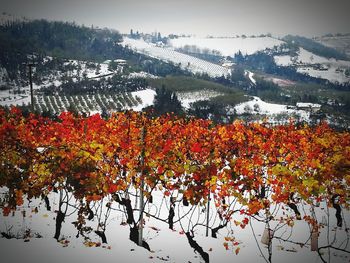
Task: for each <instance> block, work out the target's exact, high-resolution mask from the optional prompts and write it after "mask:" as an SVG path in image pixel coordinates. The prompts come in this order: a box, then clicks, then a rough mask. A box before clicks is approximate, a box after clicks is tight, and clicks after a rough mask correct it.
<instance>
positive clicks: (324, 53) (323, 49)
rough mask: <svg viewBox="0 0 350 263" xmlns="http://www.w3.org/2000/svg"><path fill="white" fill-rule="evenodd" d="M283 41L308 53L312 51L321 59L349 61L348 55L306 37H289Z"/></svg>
mask: <svg viewBox="0 0 350 263" xmlns="http://www.w3.org/2000/svg"><path fill="white" fill-rule="evenodd" d="M283 40H284V41H286V42H287V43H289V44H293V45H297V46H300V47H302V48H304V49H306V50H307V51H310V52H312V53H314V54H315V55H318V56H321V57H325V58H335V59H342V60H346V59H347V56H346V54H344V53H342V52H339V51H338V50H336V49H334V48H332V47H327V46H324V45H322V44H321V43H318V42H316V41H314V40H312V39H309V38H306V37H301V36H292V35H287V36H285V37H284V38H283Z"/></svg>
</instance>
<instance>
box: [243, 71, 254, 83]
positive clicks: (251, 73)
mask: <svg viewBox="0 0 350 263" xmlns="http://www.w3.org/2000/svg"><path fill="white" fill-rule="evenodd" d="M244 75H245V76H247V75H248V78H249V80H250V81H251V82H252V83H253V84H254V85H256V80H255V79H254V78H253V76H254V73H253V72H251V71H249V70H245V71H244Z"/></svg>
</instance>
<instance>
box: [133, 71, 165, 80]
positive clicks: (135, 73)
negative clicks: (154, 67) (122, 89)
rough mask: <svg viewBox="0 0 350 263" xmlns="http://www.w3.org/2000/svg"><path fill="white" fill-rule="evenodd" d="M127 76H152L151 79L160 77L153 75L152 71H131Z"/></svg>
mask: <svg viewBox="0 0 350 263" xmlns="http://www.w3.org/2000/svg"><path fill="white" fill-rule="evenodd" d="M127 78H129V79H135V78H151V79H158V78H159V77H158V76H155V75H153V74H151V73H148V72H144V71H141V72H132V73H130V74H129V75H127Z"/></svg>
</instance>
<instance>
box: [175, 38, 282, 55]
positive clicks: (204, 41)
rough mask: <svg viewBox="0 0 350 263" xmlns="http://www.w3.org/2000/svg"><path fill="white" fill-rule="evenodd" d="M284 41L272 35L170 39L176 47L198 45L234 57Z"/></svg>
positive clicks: (249, 53) (277, 44)
mask: <svg viewBox="0 0 350 263" xmlns="http://www.w3.org/2000/svg"><path fill="white" fill-rule="evenodd" d="M282 43H284V42H283V41H281V40H278V39H275V38H272V37H254V38H252V37H247V38H242V37H238V38H196V37H180V38H175V39H172V40H171V41H170V44H171V45H172V46H173V47H175V48H181V47H184V46H186V45H189V46H192V45H193V46H197V47H199V48H201V49H209V50H216V51H219V52H220V53H221V54H222V55H223V56H231V57H233V56H234V54H235V53H238V51H241V52H242V54H243V55H246V54H247V55H251V54H253V53H255V52H257V51H261V50H265V49H266V48H273V47H274V46H279V45H281V44H282Z"/></svg>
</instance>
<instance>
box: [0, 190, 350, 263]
mask: <svg viewBox="0 0 350 263" xmlns="http://www.w3.org/2000/svg"><path fill="white" fill-rule="evenodd" d="M153 197H154V202H153V203H152V204H147V205H146V209H145V226H144V231H143V232H144V240H145V241H146V242H147V243H148V244H149V246H150V249H151V250H150V251H148V250H146V249H144V248H142V247H139V246H137V245H136V244H135V243H133V242H132V241H130V240H129V226H128V225H127V224H126V223H125V220H126V219H125V216H124V215H123V212H120V211H117V210H119V209H122V207H119V205H117V204H116V203H113V204H112V209H114V210H112V212H111V214H110V215H109V216H108V219H107V221H106V222H107V230H106V237H107V242H108V243H107V244H103V243H102V244H101V243H100V241H101V240H100V238H99V237H98V236H97V235H96V234H94V233H93V232H92V233H91V234H90V235H89V237H90V239H89V241H84V239H83V238H82V236H81V235H80V236H79V237H78V238H76V235H77V233H78V232H77V230H76V229H75V228H74V226H73V224H72V222H74V221H75V220H76V219H77V214H76V211H74V209H73V208H72V207H70V208H69V209H68V211H67V215H68V214H70V215H69V216H67V217H66V219H65V222H64V223H63V225H62V231H61V238H60V241H59V242H57V241H56V240H55V239H54V238H53V235H54V231H55V217H56V213H55V212H54V210H55V209H58V194H55V193H52V194H50V196H49V199H50V203H51V206H52V209H51V211H47V210H46V208H45V204H44V202H43V201H42V200H40V199H35V200H33V201H32V202H30V203H28V202H27V201H26V202H25V203H24V205H23V206H21V207H18V209H17V211H16V212H15V213H14V214H13V215H10V216H8V217H4V216H3V215H2V214H1V215H0V231H1V232H5V233H8V234H12V235H15V236H19V237H21V236H23V235H25V234H27V236H26V237H25V238H24V239H16V238H12V239H5V238H0V247H1V258H2V260H3V261H2V262H6V263H15V262H26V263H36V262H51V263H62V262H74V263H86V262H101V263H110V262H123V263H139V262H152V263H153V262H157V263H158V262H172V263H183V262H191V263H202V262H204V260H203V259H202V258H201V256H200V255H199V254H198V253H196V252H195V251H194V250H193V249H192V248H191V247H190V245H189V243H188V241H187V238H186V235H185V234H184V233H183V230H185V231H187V228H190V227H192V224H193V223H198V224H205V222H206V212H205V210H204V211H203V207H183V206H182V205H181V204H180V203H179V204H178V205H177V206H176V209H175V219H176V218H178V217H180V215H184V214H185V213H187V212H188V211H192V212H191V213H192V215H191V218H192V219H191V222H192V224H191V223H189V221H188V219H189V217H190V215H188V216H186V217H185V218H184V219H182V220H181V221H182V223H181V225H180V223H176V224H175V226H174V230H170V229H169V228H168V225H167V224H166V223H164V222H162V221H159V220H156V219H154V218H153V217H148V216H147V213H148V214H156V215H158V216H159V217H161V218H165V219H166V218H167V214H168V208H169V205H170V203H169V201H168V198H164V197H163V193H161V192H159V191H156V192H153ZM134 202H135V199H132V203H133V204H134ZM72 204H74V202H73V201H72ZM297 206H298V209H299V210H300V211H301V213H302V215H308V214H310V211H309V209H310V207H309V206H308V205H306V204H303V203H298V204H297ZM95 208H96V207H95ZM238 208H239V207H238ZM93 209H94V208H93ZM209 211H210V213H209V218H210V220H209V222H210V226H215V225H216V224H217V223H218V222H217V220H218V217H217V211H216V208H215V205H214V204H213V203H211V204H210V210H209ZM276 211H277V212H276ZM283 211H285V213H287V214H288V213H289V214H291V215H292V213H293V212H292V211H291V210H288V209H287V210H283ZM104 212H105V210H104ZM281 213H282V209H281V207H278V209H277V210H275V212H274V214H273V215H275V216H276V218H277V217H278V215H279V214H281ZM334 214H335V209H333V208H327V207H326V206H325V203H324V202H322V203H321V206H320V207H316V218H317V220H318V221H319V222H322V224H324V228H322V229H321V233H320V236H319V246H322V245H327V244H328V241H327V235H329V240H331V241H333V240H335V242H334V245H336V246H341V247H342V248H344V244H345V248H346V249H349V245H348V246H346V243H345V242H346V240H347V238H349V236H348V235H347V234H346V231H345V229H346V228H347V227H349V226H348V225H347V224H346V223H347V222H350V214H349V212H348V211H346V210H344V209H343V216H344V222H345V225H344V226H343V227H342V228H340V227H337V226H336V219H335V216H334ZM134 215H135V216H137V215H138V212H137V211H134ZM234 220H238V221H239V220H242V216H240V215H239V213H237V214H234V215H233V218H232V220H231V222H230V223H229V224H228V226H227V227H226V228H223V229H222V230H220V231H219V232H218V237H217V238H212V237H210V235H209V237H206V236H205V227H204V226H198V227H196V228H195V229H196V231H195V238H194V239H195V241H196V242H197V243H198V244H199V245H200V246H201V247H202V248H203V250H204V251H205V252H207V253H208V254H209V258H210V262H211V263H230V262H238V263H251V262H257V263H259V262H265V260H264V258H263V256H264V257H267V246H265V245H264V244H262V243H261V240H262V234H263V232H264V228H265V224H264V223H262V222H258V221H257V220H254V219H252V221H251V224H248V225H247V226H246V227H245V228H244V229H242V228H241V227H240V226H237V225H236V224H235V223H234ZM278 221H279V220H273V221H271V223H270V224H271V225H270V227H271V228H272V229H275V233H274V235H275V237H276V238H275V239H274V240H273V241H272V262H276V263H280V262H284V263H295V262H310V263H311V262H312V263H320V262H321V260H320V258H319V257H318V255H317V253H316V252H314V251H310V240H309V237H310V228H309V226H308V224H307V223H306V222H305V221H303V220H301V221H295V224H294V226H292V227H289V226H284V227H281V225H280V224H279V222H278ZM97 225H98V220H97V217H96V216H95V217H94V218H93V219H92V220H91V221H87V226H90V227H92V229H96V228H98V226H97ZM38 237H39V238H38ZM226 237H230V238H233V237H234V240H235V242H237V243H236V245H235V246H232V245H231V244H229V245H228V247H227V249H226V248H225V243H226V244H227V239H226ZM283 239H287V240H289V241H291V242H284V241H283ZM293 242H295V243H293ZM229 243H230V242H229ZM299 243H305V245H300V244H299ZM258 246H259V247H258ZM237 247H239V248H240V249H239V252H238V254H237V255H236V249H237ZM259 249H260V250H261V252H260V251H259ZM18 251H20V253H18ZM330 252H331V253H330V257H331V262H332V263H345V262H349V260H350V258H349V255H347V254H345V253H341V252H338V251H335V250H332V251H330ZM261 253H262V254H263V256H262V254H261ZM323 255H324V257H325V258H326V259H328V256H329V254H328V250H324V251H323Z"/></svg>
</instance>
